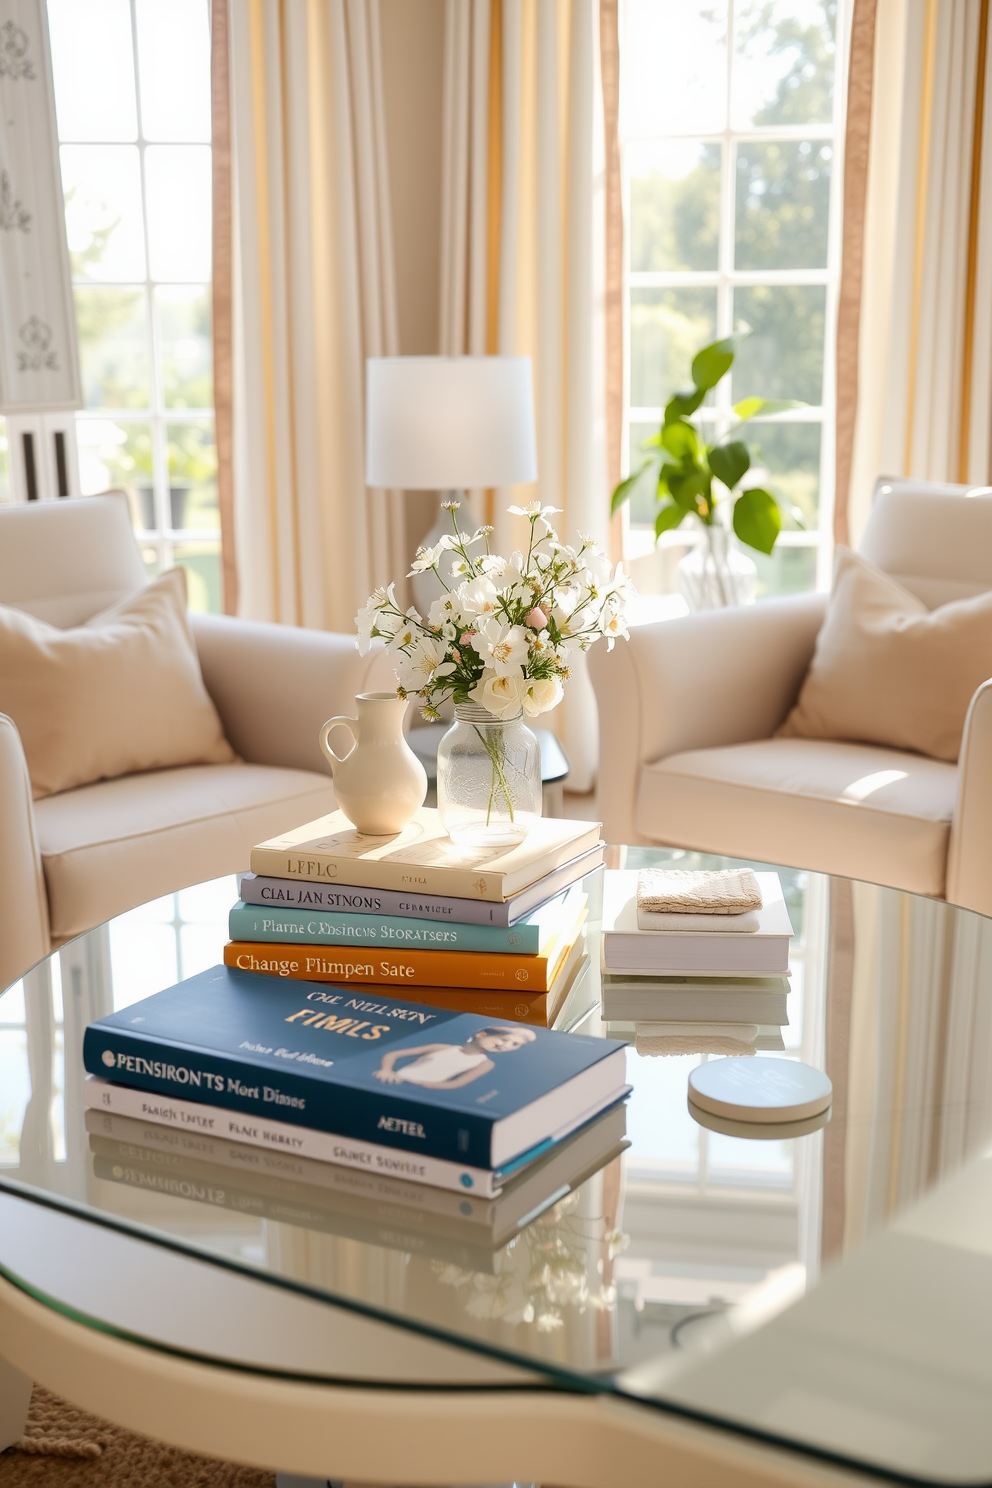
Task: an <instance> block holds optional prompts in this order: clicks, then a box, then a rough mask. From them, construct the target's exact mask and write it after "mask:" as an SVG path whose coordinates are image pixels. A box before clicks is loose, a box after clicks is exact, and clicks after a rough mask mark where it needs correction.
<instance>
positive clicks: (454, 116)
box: [439, 0, 609, 791]
mask: <svg viewBox="0 0 992 1488" xmlns="http://www.w3.org/2000/svg"><path fill="white" fill-rule="evenodd" d="M598 58H599V44H598V6H597V4H596V0H447V9H446V35H445V75H444V95H445V96H444V141H443V174H442V234H441V242H442V263H441V320H440V327H439V345H440V350H441V351H442V352H445V353H448V354H461V353H474V354H479V353H483V352H486V353H490V354H493V353H498V354H503V355H520V356H529V357H531V359H532V362H533V368H534V394H535V411H536V419H537V440H538V471H539V477H538V481H537V484H536V486H535V488H534V489H533V490H530V489H528V490H500V491H496V492H493V493H489V494H488V496H487V497H484V496H483V495H482V493H477V494H476V495H475V496H474V497H473V502H474V504H475V505H477V506H478V508H479V511H480V514H481V513H482V512H483V511H484V512H485V514H486V516H487V518H488V520H491V521H492V522H493V523H494V525H495V527H496V535H495V537H494V539H493V542H494V545H495V546H497V547H498V548H499V550H500V551H502V550H504V549H509V548H512V547H514V546H518V545H519V542H520V540H521V537H520V528H519V525H518V521H517V519H514V518H511V517H508V516H507V515H506V507H507V506H508V505H510V504H511V503H514V502H518V501H520V500H521V499H529V498H533V496H535V495H538V496H540V499H541V501H542V502H544V503H546V504H548V505H551V506H556V507H559V508H560V509H561V510H562V512H563V516H561V517H560V518H557V519H556V521H557V523H558V525H559V530H560V531H561V534H562V536H563V537H565V538H566V540H569V541H571V540H572V539H573V538H574V537H575V535H576V534H577V533H578V532H580V531H581V532H587V533H590V534H592V535H593V536H594V537H596V539H597V540H598V541H599V542H600V543H601V544H602V545H603V546H604V548H605V547H606V546H607V544H608V540H609V490H608V480H607V454H606V399H605V385H604V365H605V362H604V294H605V288H604V256H605V241H606V239H605V219H604V152H603V127H602V119H603V113H602V96H601V86H600V78H599V66H598ZM566 534H567V537H566ZM548 721H549V723H550V724H551V725H552V726H553V727H555V728H556V729H557V730H558V731H559V732H560V733H561V734H562V736H563V738H564V742H565V746H566V749H567V752H568V756H569V762H570V765H571V773H570V777H569V784H570V786H571V787H572V788H573V789H575V790H578V791H582V790H588V789H591V787H592V785H593V782H594V778H595V770H596V763H597V737H596V709H595V699H594V697H593V694H592V687H591V684H590V682H589V680H588V677H587V675H586V673H585V669H584V667H581V668H579V669H578V675H577V676H576V677H575V678H574V679H573V681H572V682H571V684H570V686H569V689H568V691H567V693H566V700H565V702H564V703H563V704H562V705H561V706H560V707H559V709H558V710H556V712H555V713H554V714H552V715H551V716H550V718H549V720H548Z"/></svg>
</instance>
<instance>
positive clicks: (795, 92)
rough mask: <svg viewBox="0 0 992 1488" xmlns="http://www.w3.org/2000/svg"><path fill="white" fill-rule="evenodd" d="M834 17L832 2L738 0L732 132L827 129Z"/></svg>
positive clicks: (830, 112) (832, 58) (824, 0)
mask: <svg viewBox="0 0 992 1488" xmlns="http://www.w3.org/2000/svg"><path fill="white" fill-rule="evenodd" d="M836 14H837V7H836V4H835V3H832V0H771V3H769V0H739V3H738V4H737V6H736V7H735V27H734V29H735V37H734V86H733V104H732V108H731V117H732V122H733V126H734V128H737V129H747V128H749V127H750V126H751V125H755V124H829V123H830V121H831V119H832V117H833V106H834V100H833V86H834V23H835V19H836Z"/></svg>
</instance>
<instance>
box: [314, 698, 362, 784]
mask: <svg viewBox="0 0 992 1488" xmlns="http://www.w3.org/2000/svg"><path fill="white" fill-rule="evenodd" d="M339 725H340V726H341V727H343V728H346V729H348V730H349V732H350V734H351V737H352V739H353V740H354V743H353V744H352V746H351V748H350V749H349V750H348V753H347V754H345V755H341V754H335V753H334V750H333V749H332V748H331V746H330V744H329V743H328V742H327V736H328V734H329V733H330V732H331V729H335V728H337V727H338V726H339ZM357 745H358V719H357V718H349V717H348V715H347V713H340V714H339V715H338V716H337V717H336V718H329V719H328V720H327V722H326V723H325V724H324V726H323V728H322V729H321V731H320V747H321V749H322V750H323V751H324V753H325V754H326V755H327V759H328V763H329V764H330V767H331V774H332V775H333V774H334V766H335V765H343V764H344V762H345V760H346V759H350V758H351V756H352V754H353V753H354V751H355V749H356V747H357Z"/></svg>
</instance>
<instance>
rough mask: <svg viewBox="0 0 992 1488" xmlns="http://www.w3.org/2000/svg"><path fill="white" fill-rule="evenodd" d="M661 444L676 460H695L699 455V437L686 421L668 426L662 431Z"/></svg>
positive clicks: (678, 421)
mask: <svg viewBox="0 0 992 1488" xmlns="http://www.w3.org/2000/svg"><path fill="white" fill-rule="evenodd" d="M661 442H662V445H663V446H664V448H665V449H666V450H668V452H669V454H671V455H674V456H675V458H676V460H686V459H689V460H695V459H696V458H697V457H698V455H699V435H698V434H697V433H696V431H695V429H694V428H693V427H692V425H691V424H690V423H687V422H686V420H685V419H677V420H676V421H675V422H674V423H671V424H666V425H665V427H664V428H663V429H662V431H661Z"/></svg>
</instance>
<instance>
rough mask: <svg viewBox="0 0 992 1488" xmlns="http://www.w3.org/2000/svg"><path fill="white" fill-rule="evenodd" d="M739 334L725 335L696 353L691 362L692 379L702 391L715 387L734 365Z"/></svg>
mask: <svg viewBox="0 0 992 1488" xmlns="http://www.w3.org/2000/svg"><path fill="white" fill-rule="evenodd" d="M739 341H740V337H739V336H726V337H725V338H724V339H723V340H722V341H713V342H711V344H710V345H709V346H704V347H703V349H702V351H699V352H697V353H696V355H695V357H694V358H693V362H692V380H693V382H694V383H695V385H696V387H697V388H698V389H699V390H700V391H701V392H703V393H706V392H709V390H710V388H714V387H716V385H717V383H718V382H719V381H720V378H721V377H725V376H726V374H727V373H728V372H729V371H730V369H731V367H732V366H733V365H734V357H735V356H736V354H737V347H738V344H739Z"/></svg>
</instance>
